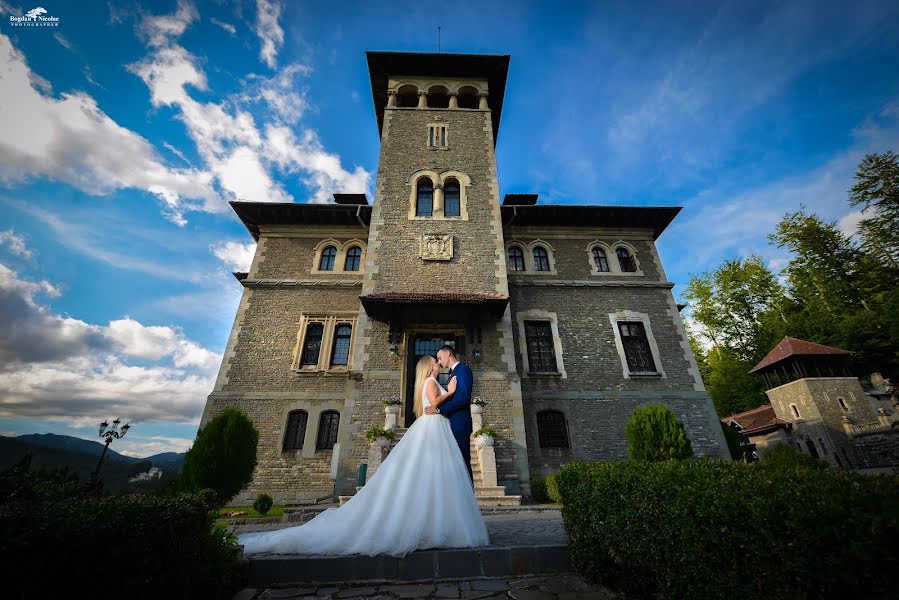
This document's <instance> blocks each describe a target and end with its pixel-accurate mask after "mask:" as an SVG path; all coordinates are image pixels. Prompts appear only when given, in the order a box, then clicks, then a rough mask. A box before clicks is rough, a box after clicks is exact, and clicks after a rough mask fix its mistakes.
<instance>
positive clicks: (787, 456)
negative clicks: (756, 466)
mask: <svg viewBox="0 0 899 600" xmlns="http://www.w3.org/2000/svg"><path fill="white" fill-rule="evenodd" d="M760 464H761V465H762V466H763V467H765V468H767V469H826V468H828V467H829V466H830V465H828V464H827V462H826V461H823V460H821V459H819V458H815V457H814V456H809V455H808V454H803V453H802V452H800V451H799V450H797V449H796V448H794V447H793V446H790V445H789V444H777V445H776V446H774V447H773V448H771V449H770V450H768V451H767V452H765V455H764V457H763V458H762V461H761V463H760Z"/></svg>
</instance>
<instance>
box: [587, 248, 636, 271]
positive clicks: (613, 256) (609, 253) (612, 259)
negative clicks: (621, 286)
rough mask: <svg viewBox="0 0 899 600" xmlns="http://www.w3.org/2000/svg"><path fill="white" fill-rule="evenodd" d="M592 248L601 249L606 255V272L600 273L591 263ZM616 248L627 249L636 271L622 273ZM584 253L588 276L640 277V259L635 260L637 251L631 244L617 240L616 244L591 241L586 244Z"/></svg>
mask: <svg viewBox="0 0 899 600" xmlns="http://www.w3.org/2000/svg"><path fill="white" fill-rule="evenodd" d="M594 248H602V250H603V251H604V252H605V253H606V261H607V262H608V263H609V270H608V271H600V270H598V269H597V268H596V263H594V262H593V249H594ZM618 248H627V251H628V252H630V253H631V256H632V257H633V259H634V263H635V264H636V265H637V270H636V271H622V270H621V263H620V262H619V260H618ZM584 252H585V253H586V255H587V264H588V265H589V266H590V275H591V276H593V275H596V276H598V277H642V276H643V269H642V268H641V267H640V259H638V258H637V254H638V253H637V249H636V248H635V247H634V245H633V244H630V243H628V242H625V241H624V240H618V241H617V242H612V243H608V242H603V241H601V240H593V241H592V242H590V243H589V244H587V247H586V249H585V250H584Z"/></svg>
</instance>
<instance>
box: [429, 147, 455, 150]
mask: <svg viewBox="0 0 899 600" xmlns="http://www.w3.org/2000/svg"><path fill="white" fill-rule="evenodd" d="M449 149H450V147H449V146H428V150H449Z"/></svg>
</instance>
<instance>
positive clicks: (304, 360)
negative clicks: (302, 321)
mask: <svg viewBox="0 0 899 600" xmlns="http://www.w3.org/2000/svg"><path fill="white" fill-rule="evenodd" d="M324 332H325V326H324V324H323V323H310V324H309V326H308V327H306V339H305V340H304V341H303V353H302V355H301V357H300V366H301V367H308V366H313V367H314V366H315V365H317V364H318V355H319V352H320V351H321V347H322V334H323V333H324Z"/></svg>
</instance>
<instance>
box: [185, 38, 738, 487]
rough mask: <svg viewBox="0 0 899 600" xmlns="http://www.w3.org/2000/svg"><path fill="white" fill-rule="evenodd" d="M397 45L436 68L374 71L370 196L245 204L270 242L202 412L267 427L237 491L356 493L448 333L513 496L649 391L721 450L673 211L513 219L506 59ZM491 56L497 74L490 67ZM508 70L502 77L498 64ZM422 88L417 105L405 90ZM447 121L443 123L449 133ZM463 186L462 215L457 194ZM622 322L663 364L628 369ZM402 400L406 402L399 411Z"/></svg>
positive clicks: (597, 442) (617, 423)
mask: <svg viewBox="0 0 899 600" xmlns="http://www.w3.org/2000/svg"><path fill="white" fill-rule="evenodd" d="M398 56H399V58H396V56H395V55H390V54H389V53H385V54H384V57H381V58H383V59H384V60H387V61H389V60H395V61H396V60H398V61H400V62H402V61H403V60H406V61H407V62H405V63H402V64H401V66H402V67H403V68H404V69H408V70H414V69H419V70H422V68H423V67H422V64H425V66H426V67H427V68H432V69H433V72H430V73H426V72H419V73H403V72H399V71H397V72H396V73H391V74H388V76H385V77H381V75H380V74H378V73H376V72H375V70H372V86H373V90H374V96H375V103H376V113H377V114H378V115H379V125H380V126H381V150H380V156H379V164H378V171H377V179H376V183H375V193H374V199H373V203H372V206H371V207H368V206H362V205H360V206H358V207H353V206H350V207H333V209H334V210H333V211H331V212H333V213H334V214H333V215H331V212H329V207H320V208H315V209H314V210H313V208H312V207H306V208H297V207H292V208H291V207H286V208H283V210H282V208H280V207H279V208H277V209H271V210H268V209H266V208H265V207H252V206H246V205H249V204H251V203H244V205H243V206H240V207H236V210H238V213H239V214H240V215H241V218H242V219H243V220H244V222H245V223H246V224H247V226H248V228H250V230H251V232H252V233H253V234H254V236H255V237H256V238H257V240H258V244H257V249H256V255H255V258H254V260H253V265H252V267H251V269H250V271H249V273H247V274H238V279H239V280H240V281H241V284H242V285H243V286H244V292H243V297H242V299H241V303H240V306H239V308H238V313H237V316H236V318H235V322H234V326H233V329H232V333H231V336H230V337H229V340H228V345H227V348H226V352H225V356H224V359H223V362H222V367H221V370H220V374H219V377H218V380H217V381H216V386H215V389H214V391H213V392H212V393H211V394H210V396H209V399H208V402H207V405H206V410H205V411H204V414H203V420H202V423H201V425H202V424H205V423H206V422H207V421H208V420H209V419H210V418H212V417H213V416H214V415H215V414H217V413H219V412H220V411H221V410H222V409H223V408H225V407H229V406H235V407H239V408H241V409H243V410H245V411H246V412H247V414H248V415H249V416H250V418H251V419H252V420H253V421H254V423H255V424H256V426H257V428H258V429H259V432H260V441H259V455H258V457H259V458H258V466H257V469H256V473H255V474H254V478H253V481H252V482H251V484H250V486H249V487H248V488H247V490H245V491H244V493H243V494H242V495H241V496H239V497H238V498H237V499H236V501H238V502H240V501H245V500H247V499H250V498H252V497H254V496H255V495H256V494H258V493H259V492H267V493H270V494H272V495H273V496H274V497H275V498H276V501H278V502H290V503H299V502H309V501H312V500H314V499H316V498H321V497H324V496H328V495H329V494H331V495H334V496H337V495H341V494H346V493H352V491H353V489H354V486H355V482H356V475H357V468H358V466H359V464H360V463H363V462H365V461H366V460H367V456H368V452H369V448H370V444H369V442H368V441H367V440H366V439H365V437H364V432H365V431H366V430H367V429H369V428H370V427H372V426H375V425H377V426H383V425H384V408H383V404H382V401H383V400H384V399H385V398H386V397H388V396H391V395H393V394H400V395H401V397H402V400H403V402H404V404H409V403H410V402H411V400H412V399H411V397H410V393H409V391H410V382H409V378H410V377H413V376H414V373H413V372H412V370H413V368H412V365H413V364H414V359H415V357H416V356H417V355H416V354H415V353H416V352H424V350H421V348H424V347H428V346H427V344H428V343H433V342H435V341H440V342H442V341H444V340H445V341H450V342H453V343H455V344H456V347H457V349H459V350H460V353H461V355H462V359H463V360H464V361H465V362H467V363H468V364H470V365H471V367H472V369H473V371H474V375H475V389H474V395H476V396H480V397H481V398H482V399H483V400H484V401H485V402H486V405H485V407H484V412H483V422H484V425H487V426H490V427H493V428H495V429H496V430H497V431H498V432H499V436H498V438H497V440H496V445H495V453H496V466H497V480H498V484H499V485H500V486H504V487H505V488H506V490H507V491H508V493H510V494H524V495H527V494H529V492H530V488H529V482H530V478H531V477H532V476H535V475H545V474H548V473H551V472H553V471H555V470H557V469H558V468H559V467H560V466H561V465H562V464H564V463H565V462H568V461H571V460H607V459H621V458H625V457H626V450H625V448H626V442H625V438H624V425H625V423H626V421H627V420H628V418H629V417H630V414H631V412H632V411H633V409H634V407H636V406H638V405H645V404H647V403H652V402H663V403H665V404H666V405H668V406H669V407H670V408H671V409H672V410H673V411H674V412H675V413H676V414H677V415H678V418H679V419H680V420H681V421H683V422H684V425H685V427H686V429H687V433H688V435H689V437H690V438H691V441H692V442H693V447H694V449H695V450H696V451H697V453H698V454H700V455H712V456H718V457H722V458H726V457H727V456H728V453H727V447H726V443H725V441H724V438H723V435H722V433H721V430H720V426H719V424H718V420H717V417H716V415H715V412H714V408H713V407H712V403H711V400H710V398H709V397H708V395H707V394H706V392H705V390H704V388H703V386H702V382H701V379H700V378H699V373H698V370H697V368H696V363H695V360H694V358H693V355H692V353H691V350H690V345H689V342H688V340H687V338H686V334H685V332H684V327H683V322H682V320H681V317H680V314H679V312H678V309H677V306H676V304H675V301H674V297H673V295H672V292H671V288H672V284H671V283H670V282H668V281H667V277H666V276H665V273H664V269H663V268H662V265H661V260H660V258H659V256H658V253H657V252H656V248H655V239H656V237H657V236H658V234H659V233H661V229H664V225H662V226H661V227H659V225H658V224H655V225H653V224H651V223H642V222H640V220H639V218H638V217H627V218H623V217H621V215H622V214H626V215H642V214H644V212H639V211H638V210H637V209H635V210H633V211H630V212H628V210H629V209H627V207H616V210H617V211H618V212H616V213H615V215H618V216H616V217H615V218H616V219H618V221H616V222H615V223H611V222H610V223H609V224H608V225H604V224H602V223H603V222H604V221H603V220H602V219H599V220H597V219H593V220H592V221H591V222H585V223H583V224H578V223H575V224H571V223H567V222H566V223H565V224H562V223H561V222H560V221H559V219H557V218H555V217H553V218H548V219H547V220H546V222H545V223H541V225H540V226H536V225H534V224H533V223H530V222H528V221H527V220H526V219H525V218H524V217H519V216H518V214H517V209H515V211H516V212H515V217H518V221H516V220H515V218H514V217H513V218H506V213H504V212H503V211H504V210H506V208H507V207H506V206H502V207H501V203H500V197H499V189H498V182H497V175H496V164H495V155H494V144H495V133H496V132H497V131H498V120H497V119H498V116H499V109H500V107H501V97H502V96H501V90H500V91H497V90H498V89H500V86H499V85H497V79H496V78H497V74H496V69H495V68H494V67H495V65H496V64H501V61H497V60H495V59H496V58H497V57H483V60H482V61H481V59H480V58H479V57H471V56H468V57H461V58H459V56H461V55H398ZM454 57H455V58H454ZM375 58H376V59H377V58H378V56H376V57H375ZM369 60H370V68H371V65H372V64H374V63H373V62H372V56H371V55H370V57H369ZM479 61H480V62H479ZM482 63H483V65H488V66H490V69H492V70H490V71H489V73H488V72H486V71H487V70H488V69H487V67H486V66H485V67H483V68H484V69H485V73H483V74H481V73H480V71H479V69H481V68H482ZM505 64H506V65H507V60H506V63H505ZM428 65H430V67H428ZM463 71H464V72H463ZM448 73H454V74H455V75H453V76H452V77H447V76H445V75H447V74H448ZM394 75H397V76H394ZM398 75H403V76H402V77H399V76H398ZM431 76H433V77H431ZM501 76H502V79H501V84H502V87H504V84H505V71H504V70H503V71H502V73H501ZM435 77H436V79H435ZM379 90H381V91H379ZM415 90H417V91H418V92H419V96H418V98H419V102H418V103H416V104H415V105H414V106H409V104H410V103H412V102H413V101H414V99H415V97H416V96H415V94H414V92H415ZM434 90H438V92H439V93H440V94H444V93H446V92H449V94H450V96H449V101H448V106H446V107H444V108H438V107H436V106H431V107H428V102H429V101H430V100H429V99H428V95H429V94H431V95H432V96H433V97H436V95H437V94H438V92H435V91H434ZM439 90H442V91H439ZM457 96H458V98H457ZM494 97H496V98H494ZM474 99H476V104H474V102H475V100H474ZM491 103H492V104H491ZM463 105H464V107H463ZM435 127H436V128H437V129H436V130H435V129H434V128H435ZM433 131H441V132H442V133H439V134H438V141H437V143H434V142H435V138H434V133H433ZM440 136H444V137H440ZM423 177H426V178H427V179H428V180H429V181H430V182H432V183H433V184H434V187H435V189H434V192H433V211H432V214H431V215H430V216H422V215H419V214H418V212H419V209H418V207H417V204H416V202H417V200H418V194H419V188H418V187H417V186H418V184H419V182H420V179H421V178H423ZM454 183H457V184H458V185H459V187H460V188H461V189H460V191H459V195H460V200H459V204H460V210H459V215H458V216H454V215H453V214H452V212H453V211H451V210H450V209H449V208H447V203H446V194H447V190H449V189H450V188H451V186H452V185H453V184H454ZM354 208H356V209H357V210H356V211H355V219H353V218H352V217H353V209H354ZM531 208H542V207H531ZM581 208H585V209H586V208H587V207H581ZM338 209H339V210H338ZM267 210H268V212H266V211H267ZM590 210H592V207H590ZM241 211H244V212H241ZM254 211H255V212H254ZM250 213H252V214H253V215H256V216H248V215H250ZM300 213H302V218H301V217H299V216H294V217H291V216H290V215H300ZM338 213H339V215H338ZM565 214H568V213H565ZM329 215H330V216H329ZM335 215H337V216H339V217H340V218H337V216H335ZM566 218H568V219H569V221H570V220H571V219H570V218H569V217H566ZM554 220H555V222H554ZM532 221H533V218H532ZM665 224H667V222H666V223H665ZM428 236H434V237H432V238H429V237H428ZM429 240H431V241H429ZM447 243H449V244H450V245H449V246H447V245H446V244H447ZM510 245H519V246H520V247H521V248H522V249H523V250H526V251H527V252H528V253H529V254H528V259H527V262H528V265H529V267H530V268H529V269H526V270H525V271H524V272H520V271H515V270H514V269H515V267H514V266H511V265H510V263H509V247H510ZM538 245H539V246H540V247H541V248H543V249H545V250H546V251H547V253H548V261H549V267H550V268H549V269H548V270H547V271H537V270H535V269H534V268H533V267H534V264H533V260H534V259H533V257H534V256H536V255H535V254H533V252H534V248H536V246H538ZM597 245H598V246H599V247H602V248H603V249H604V250H605V252H606V255H607V258H608V261H610V262H611V266H612V267H613V268H610V269H609V271H608V272H601V271H598V270H597V268H596V266H595V265H596V263H595V261H594V260H593V255H592V248H593V247H597ZM329 246H330V247H333V248H335V249H336V250H337V253H338V254H337V259H336V267H335V269H334V270H333V271H329V270H327V269H322V268H320V267H321V266H322V264H323V263H322V262H321V261H322V256H323V252H324V251H325V249H327V248H328V247H329ZM352 247H358V248H359V249H360V250H361V252H362V256H363V260H362V265H361V268H360V269H359V270H358V271H355V272H352V271H345V270H343V269H342V267H341V265H342V264H343V263H342V260H344V258H343V257H344V256H345V255H346V253H347V252H348V251H349V249H350V248H352ZM616 248H626V249H627V252H628V254H629V255H630V256H631V257H632V258H633V260H634V262H635V263H636V268H635V269H631V270H624V269H621V268H619V263H618V262H616V261H617V260H618V259H617V257H616V255H615V251H616ZM620 264H623V263H620ZM316 319H319V320H320V321H316ZM530 320H536V321H539V322H547V323H548V322H552V324H553V325H552V326H553V329H552V332H553V340H552V345H553V348H554V356H555V360H556V362H557V365H558V367H559V368H558V369H557V371H556V372H555V373H545V372H539V373H537V372H534V370H533V369H530V368H526V364H527V360H528V344H529V343H530V341H529V340H528V339H523V338H522V334H523V332H524V322H525V321H530ZM317 322H321V323H324V327H325V331H324V334H323V338H322V345H321V350H320V355H319V359H318V362H317V363H316V364H312V365H302V364H300V363H301V362H303V361H302V360H301V355H303V348H304V343H305V341H306V340H305V338H307V337H308V336H309V331H311V329H310V323H317ZM619 322H627V323H639V324H640V326H641V327H642V328H643V331H645V333H646V340H645V341H646V344H645V345H644V346H645V349H646V352H647V353H649V352H651V355H652V363H653V364H654V366H655V370H654V371H653V372H651V373H648V372H637V371H635V370H634V369H633V368H630V367H629V366H628V364H629V363H628V361H627V357H626V356H625V352H626V351H625V348H624V344H623V340H622V337H621V335H622V334H621V330H620V329H619V325H618V323H619ZM340 324H343V325H345V326H346V327H351V329H352V334H351V337H350V338H349V339H350V341H349V343H350V349H349V360H348V364H347V365H346V366H342V365H339V364H338V365H335V366H332V365H331V362H332V360H331V359H330V358H329V357H330V356H331V355H332V352H333V348H334V344H335V340H336V339H337V331H336V328H337V326H338V325H340ZM422 344H424V346H422ZM628 352H630V350H628ZM307 362H308V361H307ZM545 410H555V411H560V412H561V415H562V419H563V429H564V431H565V435H566V436H567V440H566V443H565V444H564V445H562V444H560V443H553V444H541V432H540V431H539V428H540V425H538V421H539V419H540V418H541V417H540V415H545V414H546V413H542V412H541V411H545ZM292 411H305V414H306V427H305V433H304V434H302V435H300V437H301V438H302V444H301V445H302V448H301V449H294V448H288V449H285V443H286V441H288V440H289V439H290V436H291V435H293V434H292V433H290V432H288V421H289V419H290V416H289V415H290V414H291V413H292ZM325 411H336V412H337V413H339V428H338V430H337V435H336V444H335V445H333V447H331V444H328V443H325V444H324V446H325V447H323V448H320V449H319V447H320V446H322V444H321V443H320V442H321V440H320V436H319V433H320V432H319V427H320V418H321V417H322V415H323V414H325ZM407 414H408V413H404V412H401V413H400V415H399V420H400V425H401V426H403V425H406V426H407V425H408V424H409V423H408V422H407V421H408V418H409V417H408V416H407ZM554 414H558V413H554ZM544 433H545V432H544ZM544 437H545V436H544ZM333 441H334V440H331V442H333ZM326 442H327V440H326ZM557 442H558V440H557ZM293 445H294V446H296V445H298V444H297V443H293ZM542 445H543V446H546V447H541V446H542ZM332 477H333V478H334V479H332Z"/></svg>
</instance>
